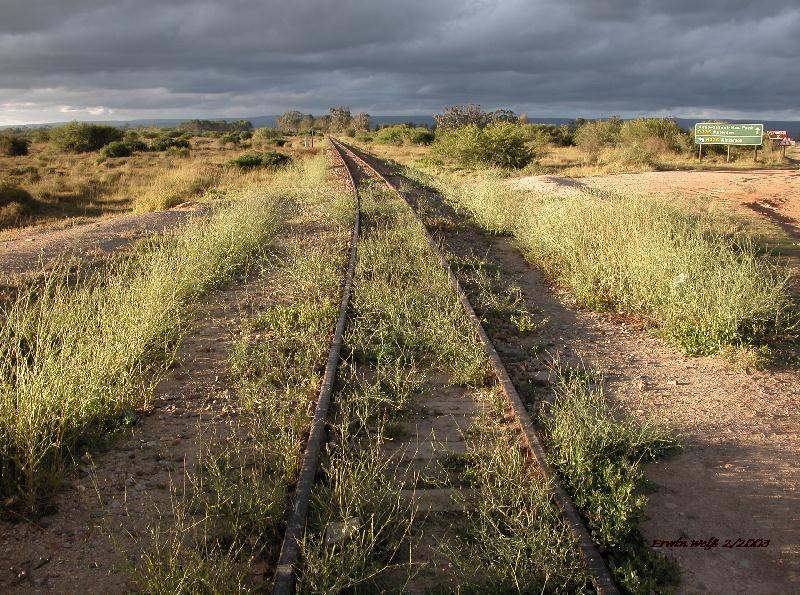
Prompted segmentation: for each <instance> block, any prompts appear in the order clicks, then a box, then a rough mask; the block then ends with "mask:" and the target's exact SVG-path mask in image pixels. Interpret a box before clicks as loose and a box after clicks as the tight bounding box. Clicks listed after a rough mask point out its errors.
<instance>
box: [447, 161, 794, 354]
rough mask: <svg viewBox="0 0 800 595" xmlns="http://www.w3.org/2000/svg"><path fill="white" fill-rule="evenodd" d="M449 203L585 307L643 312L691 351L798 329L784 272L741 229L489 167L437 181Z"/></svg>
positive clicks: (662, 205) (652, 202)
mask: <svg viewBox="0 0 800 595" xmlns="http://www.w3.org/2000/svg"><path fill="white" fill-rule="evenodd" d="M441 186H442V189H443V191H444V192H445V195H446V196H447V198H448V200H450V201H451V202H452V203H453V204H454V205H455V206H457V207H459V208H462V209H466V210H467V211H468V212H470V213H471V214H472V216H474V218H475V220H476V222H477V223H478V224H479V225H480V226H481V227H483V228H484V229H487V230H488V231H491V232H493V233H508V234H511V235H513V236H514V237H515V238H516V239H517V241H518V242H519V245H520V247H521V248H522V250H523V251H524V252H525V255H526V257H527V258H529V259H530V260H531V261H532V262H534V263H536V264H537V265H539V266H541V267H542V268H543V269H544V270H545V271H546V272H547V273H548V274H549V275H550V276H551V277H552V278H553V279H554V280H555V281H556V282H557V283H559V284H560V285H563V286H564V287H566V288H568V289H569V290H570V291H571V292H572V293H573V294H574V295H575V297H576V298H577V299H578V301H579V302H580V303H581V304H582V305H584V306H587V307H590V308H593V309H596V310H610V311H616V312H627V313H632V314H637V315H641V316H644V317H645V318H646V319H647V320H649V321H650V322H652V323H653V324H654V325H655V326H657V327H658V329H659V332H660V333H661V334H662V335H663V336H665V337H666V338H668V339H669V340H670V341H672V342H673V343H675V344H676V345H678V346H679V347H680V348H681V349H683V350H684V351H685V352H686V353H689V354H714V353H719V352H721V351H724V350H726V349H727V348H730V347H742V346H749V345H759V344H763V343H766V342H769V341H771V340H774V339H782V338H785V336H786V335H787V334H791V333H793V332H794V331H795V328H796V318H795V314H794V306H793V302H792V300H791V297H790V293H789V290H788V280H789V276H788V273H787V272H786V271H785V270H784V269H783V268H782V267H781V266H779V265H777V264H776V263H775V262H773V261H772V260H771V259H770V258H769V257H768V256H766V255H765V254H763V251H762V250H761V249H760V248H759V247H758V246H757V245H756V244H755V243H754V242H753V241H752V240H751V239H750V238H749V237H748V236H747V235H745V234H743V233H734V234H730V233H723V232H722V231H720V230H719V225H718V224H717V223H716V222H715V221H713V220H712V219H711V218H710V217H708V216H703V215H696V214H691V213H689V212H687V211H685V210H683V209H681V208H679V207H677V206H675V205H673V204H668V203H667V202H666V201H663V200H656V199H650V198H647V199H645V198H639V197H633V196H616V195H609V196H602V197H598V196H586V195H580V196H567V197H546V198H537V197H532V196H530V195H528V194H525V193H523V192H521V191H517V190H515V189H513V188H511V187H509V186H508V185H507V184H505V183H504V182H503V181H502V180H501V179H500V178H499V177H496V176H492V175H491V174H488V175H487V176H486V177H485V179H484V180H483V181H481V182H476V183H464V182H457V181H455V180H454V179H449V180H445V181H443V182H442V184H441Z"/></svg>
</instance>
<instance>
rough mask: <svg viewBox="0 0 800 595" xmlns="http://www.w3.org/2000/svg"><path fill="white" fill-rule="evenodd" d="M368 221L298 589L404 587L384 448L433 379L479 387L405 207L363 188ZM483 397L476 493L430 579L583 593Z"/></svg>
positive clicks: (407, 513) (546, 494) (542, 485)
mask: <svg viewBox="0 0 800 595" xmlns="http://www.w3.org/2000/svg"><path fill="white" fill-rule="evenodd" d="M364 213H365V216H364V219H365V226H364V238H363V240H362V243H361V250H360V260H359V266H358V274H357V277H356V288H355V293H354V296H353V323H352V325H351V328H350V330H349V331H348V337H347V340H348V342H347V345H348V346H349V348H350V350H351V360H350V361H349V362H348V367H347V368H346V369H345V371H344V372H343V375H342V376H343V378H342V384H343V388H342V390H341V391H340V393H337V403H338V404H337V422H336V424H335V426H334V431H333V436H334V439H333V440H332V442H331V444H330V446H329V452H328V460H327V462H326V465H325V471H326V476H327V478H328V481H327V483H326V484H324V485H320V486H318V487H317V490H316V498H315V506H314V513H313V515H312V518H313V520H312V522H311V525H310V532H309V534H307V536H306V540H305V543H304V550H303V553H304V567H303V573H302V575H301V583H300V585H301V590H302V591H304V592H314V593H321V592H342V591H350V590H356V591H372V590H376V589H381V588H387V585H388V583H387V581H389V580H391V584H390V586H389V587H388V588H390V589H391V590H395V589H396V590H402V589H403V585H405V584H407V583H406V581H407V580H409V579H410V578H411V577H413V575H414V574H415V572H417V571H418V569H413V568H410V567H409V564H408V560H406V559H405V558H404V557H401V556H403V552H405V548H406V547H408V548H413V547H414V543H415V542H414V539H415V537H413V535H414V533H413V529H412V525H413V523H414V515H415V512H414V509H413V508H412V507H409V506H408V504H404V503H403V500H402V499H401V497H400V493H399V490H400V486H398V485H397V483H396V482H394V483H393V482H391V481H387V479H386V478H387V476H388V477H391V476H393V475H394V476H399V475H403V474H402V473H398V469H399V463H397V462H393V461H392V460H391V459H388V458H387V457H386V455H383V456H381V455H380V445H381V443H382V442H383V441H384V440H386V438H387V436H390V435H391V429H392V426H393V424H394V423H395V420H396V419H397V418H398V417H400V416H402V415H403V414H404V412H405V411H406V410H407V409H408V406H409V403H410V402H411V399H412V396H413V395H414V393H415V392H416V391H418V390H421V389H422V388H423V386H424V381H425V378H426V377H427V375H428V374H430V373H431V372H436V373H439V374H441V373H445V374H447V376H448V377H449V378H451V381H452V382H455V383H466V384H469V385H473V386H481V385H483V383H484V382H485V381H486V379H487V371H488V369H487V362H486V360H485V356H484V355H483V352H482V350H481V348H480V345H479V343H478V342H477V340H476V337H475V335H474V330H473V328H472V326H471V324H470V323H469V321H468V320H467V319H466V316H465V314H464V312H463V310H462V308H461V306H460V304H459V302H458V300H457V298H456V296H455V294H454V292H453V291H452V289H451V287H450V285H449V281H448V278H447V276H446V273H445V271H444V270H443V269H442V268H441V265H440V264H439V262H438V259H437V258H436V257H435V255H434V253H433V251H432V250H431V247H430V245H429V244H428V241H427V239H426V238H425V236H424V235H423V231H422V229H421V227H420V226H419V224H418V223H417V222H416V221H415V220H413V218H412V216H411V213H410V212H409V210H408V208H407V206H406V205H404V204H402V203H399V202H398V201H397V199H396V198H394V197H393V196H392V195H390V194H388V193H384V192H382V191H378V190H373V191H372V193H370V194H367V196H366V197H365V199H364ZM512 301H513V300H512ZM515 305H516V302H514V304H512V306H510V309H509V312H512V311H513V312H512V316H514V317H516V316H517V315H518V314H519V312H518V308H516V307H515ZM367 380H368V381H367ZM486 395H487V396H486V399H487V402H488V403H490V404H491V405H490V408H491V411H492V413H491V414H487V416H485V417H484V418H482V420H481V421H480V422H478V423H476V426H475V428H474V429H473V431H472V432H473V438H471V439H470V442H471V448H470V455H469V456H468V457H467V459H466V461H465V463H466V469H465V479H466V480H467V481H468V482H469V484H470V487H472V488H474V489H476V490H477V491H478V492H479V494H478V496H477V497H476V498H475V501H474V502H473V501H472V500H470V502H469V503H467V502H465V507H466V508H467V511H468V512H467V517H466V527H467V528H466V532H465V533H464V534H463V535H462V534H461V532H460V530H457V531H454V533H453V540H452V541H450V542H448V543H447V544H443V546H442V547H443V551H444V554H445V555H446V556H447V558H448V559H449V560H450V561H451V563H452V568H451V569H450V570H449V571H445V573H444V574H443V575H439V577H438V578H439V579H440V580H442V581H443V583H442V584H443V585H445V584H447V585H448V586H447V587H444V586H443V587H442V588H451V587H452V588H454V589H456V590H459V591H462V590H463V591H466V592H472V591H492V592H497V591H500V592H505V591H509V592H530V591H535V592H539V591H541V590H543V589H544V590H545V591H553V592H555V591H560V592H562V591H563V590H568V591H573V592H577V591H582V590H583V589H585V588H586V585H587V577H586V573H585V569H584V568H583V565H582V562H581V559H580V556H579V554H578V550H577V547H576V544H575V543H574V541H573V539H572V537H571V534H570V533H569V530H568V529H567V527H566V526H565V524H564V522H563V520H562V519H561V517H560V515H559V513H558V510H557V508H556V507H555V504H554V503H553V501H552V495H551V491H550V486H549V485H548V484H547V482H545V481H543V479H542V477H541V476H540V475H539V474H538V473H537V471H536V470H535V468H532V467H531V466H530V464H529V462H528V461H527V460H526V459H525V457H524V456H523V455H522V453H521V451H520V450H519V449H518V444H517V442H516V438H515V437H514V435H513V432H512V431H511V430H510V429H509V428H508V427H507V425H506V424H505V421H504V419H503V407H502V405H501V404H500V402H499V400H498V394H497V392H496V391H494V390H488V391H486ZM492 407H493V408H492ZM331 529H335V531H334V532H333V534H334V535H336V536H338V537H337V538H335V539H332V538H331ZM409 540H410V543H409Z"/></svg>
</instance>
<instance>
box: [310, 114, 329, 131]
mask: <svg viewBox="0 0 800 595" xmlns="http://www.w3.org/2000/svg"><path fill="white" fill-rule="evenodd" d="M330 125H331V117H330V116H320V117H318V118H314V129H315V130H319V131H321V132H328V130H330Z"/></svg>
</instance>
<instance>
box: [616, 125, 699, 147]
mask: <svg viewBox="0 0 800 595" xmlns="http://www.w3.org/2000/svg"><path fill="white" fill-rule="evenodd" d="M619 142H620V143H621V144H622V145H626V146H630V147H632V146H639V147H644V148H645V149H647V150H649V151H651V152H653V153H660V152H665V151H672V152H679V151H686V150H689V149H690V147H691V145H690V137H689V133H688V132H686V131H685V130H683V129H682V128H681V127H680V126H678V125H677V124H676V123H675V121H674V120H669V119H667V118H638V119H636V120H628V121H626V122H624V123H623V124H622V126H621V127H620V130H619Z"/></svg>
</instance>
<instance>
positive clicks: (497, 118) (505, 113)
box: [488, 109, 520, 124]
mask: <svg viewBox="0 0 800 595" xmlns="http://www.w3.org/2000/svg"><path fill="white" fill-rule="evenodd" d="M488 116H489V121H490V122H509V123H510V124H519V123H520V118H519V116H517V114H515V113H514V112H512V111H511V110H510V109H496V110H494V111H493V112H492V113H490V114H488Z"/></svg>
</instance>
